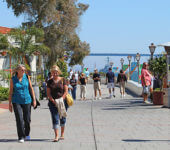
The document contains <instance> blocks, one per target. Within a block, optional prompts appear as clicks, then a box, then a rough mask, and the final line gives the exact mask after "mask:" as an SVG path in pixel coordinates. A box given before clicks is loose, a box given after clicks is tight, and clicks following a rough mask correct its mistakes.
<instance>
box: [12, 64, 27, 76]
mask: <svg viewBox="0 0 170 150" xmlns="http://www.w3.org/2000/svg"><path fill="white" fill-rule="evenodd" d="M22 67H24V68H25V65H23V64H18V65H17V66H16V68H15V69H14V70H13V72H12V75H16V74H17V71H18V70H19V69H20V68H22ZM25 69H26V68H25Z"/></svg>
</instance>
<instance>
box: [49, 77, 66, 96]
mask: <svg viewBox="0 0 170 150" xmlns="http://www.w3.org/2000/svg"><path fill="white" fill-rule="evenodd" d="M64 85H66V80H65V79H63V80H62V79H61V80H60V81H59V82H58V83H55V82H54V80H53V79H50V80H48V82H47V88H50V92H51V93H50V94H51V96H52V98H53V99H58V98H60V97H62V96H63V94H64Z"/></svg>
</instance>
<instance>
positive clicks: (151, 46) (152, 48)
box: [149, 43, 156, 60]
mask: <svg viewBox="0 0 170 150" xmlns="http://www.w3.org/2000/svg"><path fill="white" fill-rule="evenodd" d="M155 49H156V46H155V45H154V44H153V43H151V45H150V46H149V50H150V53H151V60H153V54H154V52H155Z"/></svg>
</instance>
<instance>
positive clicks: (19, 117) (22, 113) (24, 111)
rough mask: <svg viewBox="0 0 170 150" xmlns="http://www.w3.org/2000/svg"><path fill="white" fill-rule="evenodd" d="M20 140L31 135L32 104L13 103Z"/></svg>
mask: <svg viewBox="0 0 170 150" xmlns="http://www.w3.org/2000/svg"><path fill="white" fill-rule="evenodd" d="M13 108H14V113H15V118H16V125H17V133H18V139H19V140H20V139H22V138H25V136H29V134H30V122H31V104H16V103H13Z"/></svg>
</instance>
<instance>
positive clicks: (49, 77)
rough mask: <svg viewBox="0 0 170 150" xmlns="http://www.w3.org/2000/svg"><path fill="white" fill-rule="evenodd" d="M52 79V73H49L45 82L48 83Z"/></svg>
mask: <svg viewBox="0 0 170 150" xmlns="http://www.w3.org/2000/svg"><path fill="white" fill-rule="evenodd" d="M51 78H52V74H51V72H49V73H48V76H47V78H46V79H45V82H46V83H47V81H48V80H50V79H51Z"/></svg>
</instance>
